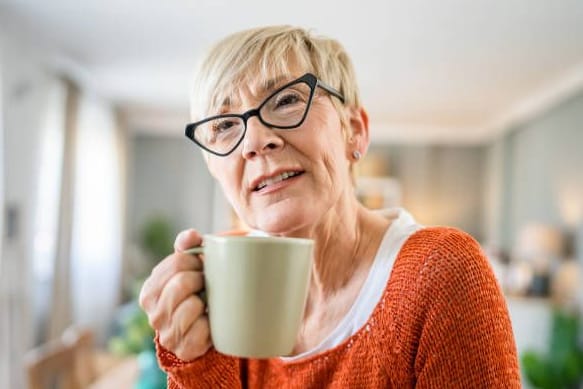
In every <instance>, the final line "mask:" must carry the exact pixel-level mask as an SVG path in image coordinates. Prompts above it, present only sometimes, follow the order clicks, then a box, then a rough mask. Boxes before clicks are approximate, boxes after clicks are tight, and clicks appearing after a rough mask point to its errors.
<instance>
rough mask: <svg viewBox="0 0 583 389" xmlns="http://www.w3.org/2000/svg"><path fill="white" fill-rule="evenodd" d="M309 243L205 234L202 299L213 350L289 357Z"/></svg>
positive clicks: (302, 300)
mask: <svg viewBox="0 0 583 389" xmlns="http://www.w3.org/2000/svg"><path fill="white" fill-rule="evenodd" d="M313 247H314V241H313V240H310V239H300V238H283V237H257V236H221V235H205V236H204V243H203V246H201V247H195V248H192V249H189V250H186V251H185V252H186V253H189V254H201V253H204V280H205V294H206V300H207V306H208V314H209V323H210V331H211V338H212V341H213V344H214V347H215V349H216V350H217V351H219V352H221V353H223V354H228V355H233V356H237V357H245V358H270V357H275V356H286V355H289V354H291V352H292V351H293V347H294V345H295V342H296V337H297V334H298V331H299V328H300V325H301V322H302V318H303V313H304V309H305V305H306V300H307V296H308V286H309V280H310V273H311V269H312V253H313Z"/></svg>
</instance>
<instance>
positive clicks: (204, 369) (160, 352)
mask: <svg viewBox="0 0 583 389" xmlns="http://www.w3.org/2000/svg"><path fill="white" fill-rule="evenodd" d="M155 343H156V354H157V357H158V363H159V364H160V367H161V368H162V370H164V371H165V372H166V373H168V389H196V388H200V389H203V388H213V389H214V388H229V389H231V388H233V389H236V388H241V387H242V385H241V371H242V368H243V366H242V364H241V360H240V359H239V358H235V357H230V356H226V355H223V354H220V353H219V352H217V351H216V350H215V349H214V348H211V349H210V350H209V351H208V352H207V353H206V354H205V355H203V356H201V357H199V358H196V359H194V360H192V361H183V360H182V359H180V358H178V357H177V356H176V355H175V354H174V353H172V352H171V351H169V350H167V349H165V348H164V347H163V346H162V345H161V344H160V342H159V340H158V336H156V339H155Z"/></svg>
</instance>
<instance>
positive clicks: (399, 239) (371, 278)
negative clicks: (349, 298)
mask: <svg viewBox="0 0 583 389" xmlns="http://www.w3.org/2000/svg"><path fill="white" fill-rule="evenodd" d="M376 212H379V213H380V214H381V215H382V216H384V217H385V218H387V219H388V220H391V221H392V223H391V225H390V226H389V228H388V229H387V231H386V232H385V235H384V237H383V240H382V241H381V244H380V246H379V249H378V251H377V254H376V256H375V259H374V262H373V264H372V266H371V268H370V271H369V273H368V276H367V278H366V281H365V282H364V284H363V286H362V289H361V290H360V293H359V294H358V297H357V298H356V301H355V302H354V304H353V305H352V307H351V308H350V310H349V311H348V313H347V314H346V316H344V318H343V319H342V320H341V321H340V323H339V324H338V326H337V327H336V328H335V329H334V331H332V332H331V333H330V334H329V335H328V336H327V337H326V338H325V339H324V340H323V341H322V342H321V343H320V344H319V345H317V346H316V347H314V348H312V349H310V350H308V351H305V352H303V353H301V354H297V355H294V356H291V357H280V358H281V360H282V361H284V362H293V361H297V360H299V359H302V358H305V357H309V356H312V355H315V354H319V353H322V352H324V351H326V350H329V349H332V348H334V347H336V346H337V345H339V344H340V343H342V342H343V341H344V340H346V339H347V338H349V337H350V336H352V335H353V334H355V333H356V332H357V331H358V330H359V329H360V328H362V327H363V326H364V325H365V324H366V322H367V320H368V318H369V317H370V315H371V314H372V311H373V310H374V308H375V306H376V305H377V304H378V302H379V301H380V299H381V297H382V295H383V292H384V291H385V287H386V285H387V283H388V281H389V276H390V275H391V270H392V269H393V264H394V263H395V259H396V258H397V254H398V253H399V251H400V250H401V247H402V246H403V244H404V243H405V241H406V240H407V238H408V237H409V236H411V235H412V234H413V233H414V232H415V231H417V230H419V229H420V228H421V227H422V226H421V225H419V224H417V223H416V222H415V220H414V219H413V217H412V216H411V214H409V213H408V212H407V211H405V210H404V209H402V208H390V209H383V210H379V211H376ZM251 235H265V233H261V232H259V231H253V232H251Z"/></svg>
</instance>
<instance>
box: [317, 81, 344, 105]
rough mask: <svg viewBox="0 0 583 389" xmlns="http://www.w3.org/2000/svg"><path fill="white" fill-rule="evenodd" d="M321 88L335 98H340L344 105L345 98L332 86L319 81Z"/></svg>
mask: <svg viewBox="0 0 583 389" xmlns="http://www.w3.org/2000/svg"><path fill="white" fill-rule="evenodd" d="M316 85H318V86H319V87H320V88H322V89H324V90H325V91H326V92H328V93H330V94H331V95H333V96H336V97H338V99H340V101H341V102H342V103H344V96H342V95H341V94H340V92H338V91H337V90H336V89H334V88H333V87H331V86H330V85H328V84H326V83H325V82H324V81H321V80H318V81H317V84H316Z"/></svg>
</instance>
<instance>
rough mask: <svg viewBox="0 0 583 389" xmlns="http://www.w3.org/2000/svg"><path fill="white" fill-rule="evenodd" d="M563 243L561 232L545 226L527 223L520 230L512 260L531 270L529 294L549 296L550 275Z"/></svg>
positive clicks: (561, 250) (560, 253)
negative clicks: (527, 266) (525, 264)
mask: <svg viewBox="0 0 583 389" xmlns="http://www.w3.org/2000/svg"><path fill="white" fill-rule="evenodd" d="M563 243H564V242H563V235H562V233H561V231H560V230H559V229H557V228H555V227H553V226H550V225H547V224H542V223H528V224H526V225H525V226H524V227H523V228H522V229H521V230H520V233H519V235H518V239H517V241H516V245H515V247H514V250H513V259H515V260H516V261H518V262H522V263H527V264H529V265H530V267H531V268H532V280H531V285H530V293H531V294H533V295H537V296H546V295H548V294H549V288H550V273H551V271H552V270H553V269H552V268H553V266H554V264H555V262H556V261H557V260H558V259H559V258H560V256H561V255H562V252H563Z"/></svg>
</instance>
